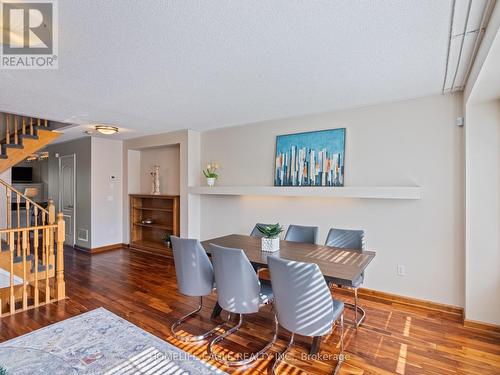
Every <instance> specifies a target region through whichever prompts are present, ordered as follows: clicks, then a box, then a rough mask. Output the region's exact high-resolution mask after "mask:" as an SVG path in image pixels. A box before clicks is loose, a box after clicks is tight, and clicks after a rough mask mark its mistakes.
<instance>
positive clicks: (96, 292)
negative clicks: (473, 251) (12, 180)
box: [0, 249, 500, 375]
mask: <svg viewBox="0 0 500 375" xmlns="http://www.w3.org/2000/svg"><path fill="white" fill-rule="evenodd" d="M65 267H66V272H65V274H66V291H67V295H68V298H67V299H66V300H65V301H60V302H58V303H55V304H51V305H48V306H44V307H41V308H39V309H33V310H29V311H26V312H23V313H19V314H16V315H14V316H7V317H2V318H1V319H0V322H1V324H0V340H1V341H4V340H7V339H10V338H13V337H16V336H18V335H21V334H24V333H28V332H31V331H33V330H35V329H38V328H41V327H43V326H46V325H48V324H51V323H55V322H57V321H60V320H63V319H66V318H69V317H71V316H74V315H78V314H80V313H82V312H85V311H88V310H91V309H94V308H97V307H100V306H102V307H104V308H106V309H108V310H109V311H111V312H113V313H115V314H117V315H120V316H121V317H123V318H125V319H127V320H129V321H130V322H132V323H133V324H136V325H137V326H139V327H141V328H143V329H145V330H146V331H149V332H151V333H152V334H154V335H156V336H158V337H160V338H162V339H164V340H165V341H167V342H170V343H172V344H174V345H176V346H178V347H180V348H182V349H184V350H185V351H188V352H190V353H193V354H196V355H198V356H199V357H203V356H206V348H207V344H206V343H200V344H184V343H180V342H178V341H177V340H175V339H174V338H172V336H171V335H170V325H171V324H172V323H173V322H174V321H175V320H176V319H178V318H179V317H181V316H182V315H184V314H185V313H187V312H189V311H191V310H193V309H194V307H196V303H197V300H196V299H194V298H188V297H184V296H181V295H179V294H178V293H177V289H176V283H175V271H174V266H173V262H172V261H171V260H169V259H166V258H160V257H156V256H149V255H147V254H142V253H133V252H129V251H128V250H114V251H110V252H106V253H99V254H95V255H89V254H86V253H83V252H78V251H74V250H72V249H67V250H66V254H65ZM336 297H337V298H345V297H348V296H347V295H346V296H344V295H343V292H338V293H337V292H336ZM214 303H215V298H214V297H211V298H209V300H208V301H207V304H206V306H205V307H204V308H203V311H202V316H203V318H200V319H194V320H192V321H191V322H190V324H189V325H188V326H186V330H188V331H190V332H193V333H197V332H201V331H202V330H204V329H206V328H209V327H211V326H212V325H213V322H211V321H210V319H209V317H210V313H211V309H212V307H213V304H214ZM360 304H361V305H362V306H364V307H365V308H366V312H367V317H366V320H365V323H364V324H363V325H362V326H361V327H360V328H359V329H358V331H357V332H356V330H354V329H353V328H352V327H351V326H350V325H346V328H347V329H346V332H345V348H346V354H347V360H346V362H345V363H344V364H343V366H342V369H341V371H340V373H341V374H394V373H397V374H440V375H441V374H475V375H477V374H500V335H498V334H493V333H488V332H484V331H481V330H476V329H473V328H464V327H462V325H461V324H460V323H456V322H453V321H450V320H446V319H443V317H442V316H441V315H440V314H436V312H435V311H432V310H426V309H424V308H416V307H409V306H405V305H401V304H395V303H394V304H390V303H381V302H375V301H373V300H371V299H361V300H360ZM351 316H352V314H351V312H350V311H348V310H347V312H346V318H348V319H350V318H351ZM271 329H272V312H270V309H269V307H266V308H265V309H263V311H261V312H260V313H259V314H255V315H254V316H250V317H249V318H248V320H247V322H246V323H245V325H244V327H243V329H242V330H241V331H240V332H239V333H238V334H237V335H234V336H232V338H231V340H228V341H227V342H224V343H223V347H224V348H221V349H220V352H221V353H222V352H224V353H226V354H230V353H231V351H235V352H239V351H242V352H245V351H247V352H251V351H256V350H258V349H259V348H260V347H262V346H263V345H265V343H266V342H267V341H268V340H269V338H270V337H271ZM288 338H289V334H288V333H287V332H285V331H284V330H281V331H280V335H279V339H278V341H277V343H276V344H275V345H274V351H281V350H283V348H284V346H285V344H286V342H287V341H288ZM338 339H339V336H338V332H334V333H333V334H332V335H330V336H329V337H325V338H324V340H323V343H322V348H321V352H320V356H321V357H322V358H320V359H318V360H309V359H307V353H308V348H309V344H310V340H309V339H305V338H302V339H301V338H299V339H298V340H297V343H296V344H295V346H294V349H293V350H292V351H291V352H290V355H291V358H287V360H286V362H284V363H282V365H280V367H279V368H278V371H277V373H278V374H294V375H298V374H306V373H307V374H328V373H331V371H332V369H333V367H334V365H335V361H334V360H333V359H330V357H333V356H334V355H335V354H337V353H338V350H339V349H338V342H339V340H338ZM271 362H272V360H271V359H260V360H258V361H257V362H255V363H254V364H253V365H252V366H250V367H248V368H233V369H227V368H224V370H225V371H227V372H230V373H234V374H243V373H245V374H266V373H267V371H268V368H269V363H271Z"/></svg>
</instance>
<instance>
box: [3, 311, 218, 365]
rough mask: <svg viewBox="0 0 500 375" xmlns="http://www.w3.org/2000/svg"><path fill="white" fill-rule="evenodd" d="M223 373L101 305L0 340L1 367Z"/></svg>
mask: <svg viewBox="0 0 500 375" xmlns="http://www.w3.org/2000/svg"><path fill="white" fill-rule="evenodd" d="M2 367H3V368H4V369H5V370H6V373H7V374H8V375H14V374H15V375H18V374H19V375H24V374H30V375H33V374H50V375H58V374H64V375H66V374H100V375H101V374H109V375H118V374H120V375H125V374H127V375H128V374H130V375H132V374H155V375H156V374H162V375H163V374H165V375H166V374H175V375H180V374H182V375H186V374H203V375H205V374H207V375H208V374H225V372H223V371H220V370H218V369H217V368H215V367H213V366H211V365H209V364H207V363H205V362H202V361H201V360H199V359H198V358H196V357H195V356H193V355H191V354H189V353H186V352H184V351H182V350H181V349H178V348H176V347H175V346H173V345H171V344H169V343H167V342H165V341H163V340H161V339H159V338H158V337H156V336H153V335H151V334H150V333H148V332H146V331H144V330H142V329H140V328H139V327H137V326H135V325H133V324H132V323H129V322H128V321H126V320H125V319H122V318H120V317H119V316H117V315H115V314H113V313H111V312H109V311H108V310H106V309H104V308H98V309H96V310H93V311H89V312H87V313H84V314H81V315H78V316H76V317H74V318H70V319H66V320H63V321H61V322H59V323H55V324H52V325H50V326H47V327H44V328H41V329H39V330H36V331H34V332H32V333H28V334H26V335H24V336H20V337H16V338H15V339H12V340H9V341H6V342H4V343H2V344H0V373H2Z"/></svg>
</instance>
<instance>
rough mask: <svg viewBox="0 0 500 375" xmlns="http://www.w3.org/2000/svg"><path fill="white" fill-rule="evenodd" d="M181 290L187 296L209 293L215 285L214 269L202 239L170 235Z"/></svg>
mask: <svg viewBox="0 0 500 375" xmlns="http://www.w3.org/2000/svg"><path fill="white" fill-rule="evenodd" d="M170 241H171V242H172V250H173V253H174V263H175V274H176V276H177V286H178V288H179V291H180V292H181V293H182V294H184V295H187V296H192V297H200V296H206V295H209V294H210V293H211V292H212V289H213V285H214V270H213V267H212V263H210V259H208V255H207V253H206V252H205V250H204V249H203V247H202V246H201V244H200V241H198V240H195V239H188V238H179V237H176V236H170Z"/></svg>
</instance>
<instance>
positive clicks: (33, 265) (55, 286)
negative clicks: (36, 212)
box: [0, 212, 66, 317]
mask: <svg viewBox="0 0 500 375" xmlns="http://www.w3.org/2000/svg"><path fill="white" fill-rule="evenodd" d="M30 233H32V234H33V236H31V235H30ZM0 234H2V235H3V234H6V235H7V238H8V240H7V243H8V250H7V251H2V252H1V253H0V260H1V261H2V267H3V268H4V269H5V270H9V273H10V275H9V285H8V286H6V287H5V288H4V289H6V291H7V292H8V298H6V299H5V300H3V301H2V300H1V299H0V317H3V316H5V315H7V314H10V315H12V314H15V313H17V312H21V311H26V310H28V309H30V308H32V307H35V308H36V307H39V306H40V305H44V304H48V303H51V302H54V301H58V300H62V299H64V298H66V286H65V280H64V240H65V221H64V215H63V214H62V212H59V213H58V214H57V220H56V221H55V223H54V224H48V225H38V226H37V225H35V226H29V227H21V228H11V229H0ZM39 235H40V236H41V237H42V238H43V241H42V243H40V242H39ZM16 238H21V244H22V246H21V249H22V251H21V253H20V254H18V253H17V252H16ZM31 241H33V242H32V244H33V248H32V250H33V257H28V255H30V254H29V246H30V242H31ZM40 245H42V247H40ZM40 257H43V258H44V261H42V262H41V263H40V260H41V259H40ZM39 267H40V270H39ZM19 279H21V280H22V282H20V281H19ZM40 293H43V300H42V299H41V298H40V297H41V296H40ZM7 305H8V306H9V308H8V309H7Z"/></svg>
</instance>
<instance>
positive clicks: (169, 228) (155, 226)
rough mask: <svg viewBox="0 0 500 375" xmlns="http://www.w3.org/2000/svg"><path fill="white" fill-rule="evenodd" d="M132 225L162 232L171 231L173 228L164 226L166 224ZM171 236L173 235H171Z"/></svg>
mask: <svg viewBox="0 0 500 375" xmlns="http://www.w3.org/2000/svg"><path fill="white" fill-rule="evenodd" d="M134 225H139V226H141V227H148V228H157V229H164V230H170V231H173V227H172V226H171V225H166V224H154V223H153V224H144V223H135V224H134ZM172 234H173V233H172Z"/></svg>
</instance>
